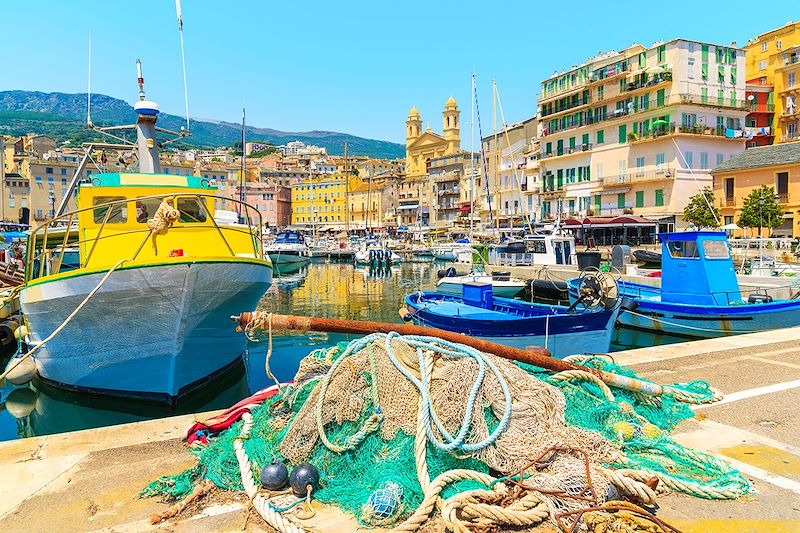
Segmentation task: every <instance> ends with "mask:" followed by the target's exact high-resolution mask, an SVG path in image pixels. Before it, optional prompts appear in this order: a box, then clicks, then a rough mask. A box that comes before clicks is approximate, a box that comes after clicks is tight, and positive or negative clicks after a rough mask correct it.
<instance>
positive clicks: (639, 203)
mask: <svg viewBox="0 0 800 533" xmlns="http://www.w3.org/2000/svg"><path fill="white" fill-rule="evenodd" d="M636 207H644V191H636Z"/></svg>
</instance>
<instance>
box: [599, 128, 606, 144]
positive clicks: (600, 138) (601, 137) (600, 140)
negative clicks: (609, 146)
mask: <svg viewBox="0 0 800 533" xmlns="http://www.w3.org/2000/svg"><path fill="white" fill-rule="evenodd" d="M604 137H605V131H604V130H597V144H603V143H604V142H605V139H604Z"/></svg>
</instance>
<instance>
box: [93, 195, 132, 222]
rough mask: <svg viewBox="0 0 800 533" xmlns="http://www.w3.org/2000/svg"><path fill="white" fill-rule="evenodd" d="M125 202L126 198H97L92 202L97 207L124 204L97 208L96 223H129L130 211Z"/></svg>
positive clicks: (95, 213)
mask: <svg viewBox="0 0 800 533" xmlns="http://www.w3.org/2000/svg"><path fill="white" fill-rule="evenodd" d="M124 200H125V197H124V196H96V197H95V198H94V200H93V202H92V205H95V206H99V205H101V204H108V203H111V202H123V203H118V204H114V205H112V206H107V205H106V206H102V207H95V208H94V210H93V215H94V221H95V223H97V224H102V223H103V221H106V223H107V224H124V223H126V222H127V221H128V209H127V204H125V203H124Z"/></svg>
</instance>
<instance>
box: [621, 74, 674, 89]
mask: <svg viewBox="0 0 800 533" xmlns="http://www.w3.org/2000/svg"><path fill="white" fill-rule="evenodd" d="M668 81H672V72H662V73H661V74H653V77H652V78H650V79H648V80H647V81H638V82H631V83H628V84H627V85H626V86H625V92H631V91H638V90H639V89H644V88H646V87H655V86H656V85H661V84H662V83H666V82H668Z"/></svg>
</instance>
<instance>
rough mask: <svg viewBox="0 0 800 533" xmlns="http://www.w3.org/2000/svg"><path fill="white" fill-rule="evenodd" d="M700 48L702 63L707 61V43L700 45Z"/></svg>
mask: <svg viewBox="0 0 800 533" xmlns="http://www.w3.org/2000/svg"><path fill="white" fill-rule="evenodd" d="M701 49H702V57H703V63H708V45H707V44H704V45H702V46H701Z"/></svg>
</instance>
